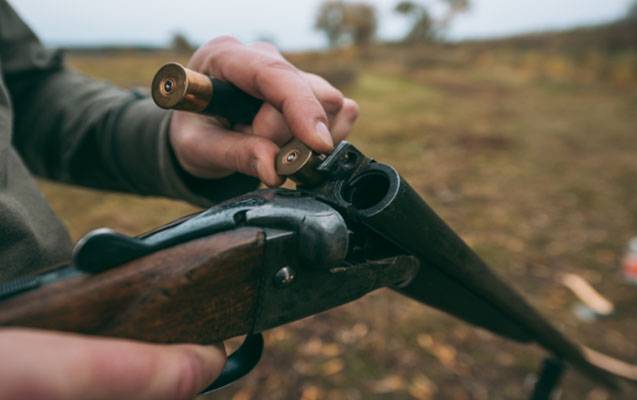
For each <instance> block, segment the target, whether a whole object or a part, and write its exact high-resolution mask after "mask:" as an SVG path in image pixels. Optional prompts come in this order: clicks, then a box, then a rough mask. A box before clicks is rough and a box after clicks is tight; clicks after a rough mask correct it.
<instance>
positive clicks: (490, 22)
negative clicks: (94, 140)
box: [10, 0, 632, 50]
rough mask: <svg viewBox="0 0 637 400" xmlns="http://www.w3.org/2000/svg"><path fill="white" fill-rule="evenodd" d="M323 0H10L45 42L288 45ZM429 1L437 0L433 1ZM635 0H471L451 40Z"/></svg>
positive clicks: (384, 5) (572, 20)
mask: <svg viewBox="0 0 637 400" xmlns="http://www.w3.org/2000/svg"><path fill="white" fill-rule="evenodd" d="M321 1H322V0H287V1H274V0H272V1H266V0H224V1H220V0H216V1H215V0H181V1H179V0H108V1H103V0H102V1H94V0H88V1H87V0H10V3H11V4H12V5H13V6H14V7H15V8H16V9H17V10H18V11H19V12H20V14H21V15H22V17H23V18H24V19H25V20H26V21H27V22H28V23H29V24H30V25H31V26H32V28H33V29H34V30H35V31H36V32H37V33H38V35H39V36H40V38H41V39H42V40H43V41H44V42H45V43H47V44H49V45H69V44H80V45H86V44H131V43H135V44H147V45H163V44H165V43H167V42H168V40H169V38H170V37H171V33H172V32H176V31H179V32H183V33H185V34H186V35H187V36H188V37H189V38H190V39H192V40H193V41H195V42H203V41H205V40H207V39H209V38H213V37H215V36H219V35H222V34H232V35H234V36H237V37H239V38H240V39H242V40H246V41H250V40H255V39H256V38H259V37H269V38H272V39H274V40H275V42H276V43H277V44H278V45H279V46H280V47H282V48H283V49H286V50H298V49H305V48H317V47H322V46H323V45H324V44H325V42H324V39H323V37H322V36H321V35H320V34H319V33H317V32H315V31H314V30H313V29H312V25H313V24H312V22H313V20H314V16H315V14H316V9H317V7H318V5H319V4H320V3H321ZM430 1H431V2H434V0H430ZM369 2H370V3H373V4H374V5H376V7H377V9H378V12H379V15H380V17H381V24H380V36H381V37H384V38H396V37H400V35H402V34H403V33H404V32H405V30H406V28H407V26H406V24H405V21H404V20H402V19H400V18H399V17H398V16H396V15H394V14H393V13H392V11H391V10H392V7H393V5H394V4H395V3H396V2H397V0H370V1H369ZM631 2H632V0H472V4H473V7H472V10H471V11H470V12H469V13H467V14H465V15H463V16H460V17H458V18H457V20H456V21H455V23H454V25H453V27H452V29H451V32H450V36H451V37H452V38H455V39H461V38H475V37H492V36H500V35H507V34H512V33H520V32H526V31H532V30H543V29H554V28H566V27H571V26H575V25H582V24H592V23H599V22H604V21H608V20H612V19H616V18H618V17H619V16H621V15H623V13H624V12H625V10H626V9H627V8H628V5H629V4H630V3H631Z"/></svg>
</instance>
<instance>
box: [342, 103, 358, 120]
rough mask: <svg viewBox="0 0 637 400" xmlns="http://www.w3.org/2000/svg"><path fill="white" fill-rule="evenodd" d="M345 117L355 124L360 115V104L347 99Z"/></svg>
mask: <svg viewBox="0 0 637 400" xmlns="http://www.w3.org/2000/svg"><path fill="white" fill-rule="evenodd" d="M342 112H343V115H344V116H345V117H346V118H347V120H348V121H349V122H350V123H353V122H354V121H356V119H357V118H358V115H359V113H360V107H359V106H358V103H357V102H355V101H354V100H351V99H347V100H345V101H344V102H343V108H342Z"/></svg>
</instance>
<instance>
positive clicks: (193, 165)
mask: <svg viewBox="0 0 637 400" xmlns="http://www.w3.org/2000/svg"><path fill="white" fill-rule="evenodd" d="M188 67H189V68H191V69H193V70H195V71H199V72H201V73H204V74H207V75H212V76H214V77H216V78H218V79H221V80H225V81H229V82H231V83H233V84H234V85H236V86H237V87H239V88H240V89H242V90H243V91H245V92H246V93H249V94H250V95H252V96H255V97H258V98H260V99H263V100H264V105H263V106H262V107H261V109H260V110H259V112H258V114H257V115H256V117H255V119H254V121H253V123H252V125H251V126H234V127H232V128H227V127H224V126H223V125H221V124H220V123H219V121H217V120H215V119H214V118H210V117H206V116H202V115H197V114H192V113H187V112H183V111H176V112H175V113H174V115H173V118H172V121H171V125H170V141H171V144H172V147H173V149H174V151H175V154H176V156H177V159H178V160H179V163H180V164H181V166H182V167H183V168H184V169H185V170H186V171H187V172H189V173H190V174H192V175H194V176H196V177H199V178H222V177H224V176H227V175H230V174H232V173H233V172H236V171H238V172H241V173H244V174H247V175H252V176H255V177H258V178H259V179H260V180H261V181H262V182H263V183H265V184H266V185H268V186H271V187H274V186H278V185H280V184H281V183H283V179H282V178H281V177H280V176H278V175H277V173H276V169H275V157H276V155H277V153H278V151H279V146H282V145H283V144H285V143H287V142H288V141H289V140H290V139H291V138H292V137H296V138H298V139H300V140H301V141H302V142H304V143H305V144H306V145H308V146H309V147H311V148H312V149H313V150H315V151H317V152H320V153H326V152H329V151H330V150H331V149H332V148H333V146H334V144H335V143H338V142H340V141H341V140H343V139H345V137H347V135H348V134H349V133H350V131H351V129H352V127H353V125H354V122H355V120H356V118H357V116H358V105H357V104H356V103H355V102H354V101H353V100H351V99H348V98H345V97H344V96H343V94H342V93H341V92H340V91H338V90H337V89H336V88H334V87H333V86H332V85H330V84H329V83H328V82H327V81H326V80H324V79H323V78H321V77H319V76H317V75H314V74H309V73H306V72H303V71H300V70H298V69H297V68H296V67H294V66H293V65H292V64H290V63H289V62H288V61H287V60H285V59H284V58H283V56H282V55H281V54H280V53H279V52H278V51H277V50H276V48H275V47H274V46H272V45H271V44H268V43H256V44H253V45H250V46H247V45H244V44H242V43H240V42H239V41H237V40H236V39H234V38H231V37H221V38H218V39H215V40H212V41H210V42H208V43H206V44H205V45H203V46H202V47H200V48H199V49H198V50H197V51H196V52H195V53H194V55H193V56H192V58H191V59H190V62H189V63H188Z"/></svg>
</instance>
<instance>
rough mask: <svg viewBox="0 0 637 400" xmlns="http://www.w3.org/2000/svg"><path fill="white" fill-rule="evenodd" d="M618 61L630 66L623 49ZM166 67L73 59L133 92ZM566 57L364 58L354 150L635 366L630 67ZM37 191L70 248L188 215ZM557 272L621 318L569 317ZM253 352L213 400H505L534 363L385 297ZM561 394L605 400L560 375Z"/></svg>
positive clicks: (73, 192) (557, 314)
mask: <svg viewBox="0 0 637 400" xmlns="http://www.w3.org/2000/svg"><path fill="white" fill-rule="evenodd" d="M591 54H593V53H591ZM599 54H600V55H602V54H603V53H602V52H600V53H599ZM295 57H296V58H295V60H296V61H297V62H300V63H301V64H307V63H308V62H312V63H314V62H316V59H317V57H318V58H320V59H321V60H323V63H324V64H323V65H326V64H327V63H328V62H329V60H330V58H328V57H329V56H325V55H316V54H315V55H311V57H310V56H307V57H305V56H295ZM308 57H309V58H308ZM596 57H597V58H596ZM599 57H602V59H601V60H600V59H599ZM622 57H623V58H622V59H621V60H624V59H628V60H633V61H630V62H629V63H632V64H627V65H632V66H634V65H635V64H634V60H635V57H636V53H635V52H634V51H632V50H630V51H626V52H625V54H624V55H623V56H622ZM352 58H353V56H352ZM169 59H171V56H170V55H169V54H156V55H136V54H132V53H131V54H125V55H118V56H114V55H110V56H108V57H95V56H90V57H89V56H75V57H72V58H71V62H72V64H73V65H75V66H76V67H78V68H80V69H81V70H84V71H86V72H87V73H89V74H92V75H95V76H98V77H100V78H106V79H110V80H113V81H114V82H116V83H118V84H121V85H125V86H132V85H146V84H147V83H148V82H149V80H150V78H151V76H152V73H153V71H154V70H155V68H157V66H159V65H160V64H161V63H163V62H165V61H167V60H169ZM339 59H341V60H342V59H343V57H341V58H339ZM326 60H327V61H326ZM520 60H522V61H520ZM572 60H573V59H572V57H571V56H570V55H561V56H560V54H559V53H555V52H553V53H552V54H551V55H550V57H544V55H543V54H542V53H541V52H539V50H537V49H535V50H534V49H531V50H524V51H520V52H519V53H517V54H516V52H515V50H514V49H512V48H511V47H508V48H506V49H498V48H496V49H492V50H489V49H488V48H483V47H480V49H479V51H476V50H475V48H474V47H467V48H466V49H465V48H463V47H453V48H436V49H431V48H422V49H400V48H381V49H376V50H374V51H373V52H372V54H371V55H367V60H366V61H360V60H356V61H355V63H356V65H357V67H356V69H357V70H356V77H357V81H356V83H353V84H352V82H348V83H349V86H348V88H347V89H346V90H347V93H348V95H350V96H352V97H354V98H355V99H356V100H358V101H359V102H360V105H361V110H362V112H361V118H360V123H359V124H358V126H357V127H356V130H355V132H354V133H353V135H352V137H351V140H352V141H353V142H354V143H355V144H357V145H358V146H359V147H360V148H361V149H362V150H364V151H365V152H366V153H368V154H369V155H372V156H373V157H375V158H376V159H378V160H381V161H384V162H387V163H390V164H392V165H394V166H396V167H397V168H398V169H399V170H400V171H401V173H402V174H403V175H404V176H405V177H406V178H407V179H408V180H409V181H410V182H411V183H412V185H413V186H414V187H415V188H416V189H417V190H418V191H419V192H420V193H421V194H422V195H423V196H424V197H425V198H426V199H427V200H428V201H429V202H430V203H431V204H432V206H433V207H434V208H435V209H436V210H437V211H438V212H439V213H440V214H441V215H442V216H443V217H444V218H445V219H446V220H447V221H449V223H450V224H451V225H452V226H453V227H454V228H455V229H457V230H458V231H459V232H460V233H461V235H462V236H463V237H464V238H466V239H467V240H468V242H469V243H470V244H471V245H473V246H474V247H475V248H476V249H477V250H478V252H479V253H480V254H481V255H482V256H484V257H485V258H486V259H487V260H488V261H489V262H491V263H492V264H493V265H494V267H495V268H496V269H497V270H498V272H499V273H500V274H501V275H503V276H504V277H505V278H506V279H507V280H508V281H509V282H512V283H513V284H514V286H516V287H517V288H519V289H520V291H522V292H523V293H525V295H526V297H527V298H528V299H529V300H530V301H531V302H532V303H533V304H535V305H536V306H537V307H538V308H539V309H540V310H541V311H542V312H543V313H544V314H545V315H547V316H549V317H550V319H551V320H553V321H554V322H555V323H556V324H557V325H559V326H560V327H561V328H562V329H564V330H565V331H566V332H568V333H570V334H572V335H573V336H575V337H577V338H578V339H579V340H581V341H583V342H585V343H586V344H588V345H590V346H591V347H594V348H596V349H599V350H602V351H606V352H608V353H610V354H613V355H618V356H621V357H622V358H624V359H626V360H629V361H632V362H636V361H637V341H635V334H636V333H637V318H636V317H637V289H636V288H635V287H631V286H627V285H626V284H624V283H623V282H622V280H621V278H620V276H619V267H618V265H619V259H620V257H621V255H622V252H623V250H624V246H625V244H626V242H627V240H628V239H629V238H630V237H631V236H634V235H636V234H637V156H636V155H637V140H636V134H637V130H636V126H637V89H636V85H635V84H634V83H635V76H637V71H635V70H630V68H628V69H627V70H628V72H626V76H627V78H626V79H623V78H622V79H615V78H612V77H611V75H604V74H598V73H597V72H595V71H596V70H595V68H597V67H596V65H598V64H599V65H609V64H612V65H613V67H612V68H618V69H622V68H626V67H624V66H620V65H623V64H622V63H623V62H626V61H621V60H619V59H618V60H615V59H613V60H612V62H610V61H609V60H608V59H606V58H604V57H603V56H595V55H592V56H591V60H593V61H588V62H587V63H588V64H587V63H583V64H581V63H575V62H574V61H572ZM595 60H597V61H595ZM547 71H549V72H548V73H547ZM551 71H552V72H551ZM573 71H577V73H574V72H573ZM582 76H583V77H584V78H582ZM42 186H43V189H44V191H45V193H46V195H47V197H48V198H49V199H50V200H51V202H52V203H53V205H54V208H55V209H56V211H57V212H58V214H59V215H60V216H61V217H62V218H63V219H64V221H65V222H66V223H67V225H68V226H69V228H70V229H71V231H72V233H73V236H74V237H75V238H78V237H79V236H80V235H81V234H83V233H84V232H86V231H87V230H89V229H91V228H95V227H98V226H110V227H113V228H115V229H118V230H122V231H125V232H129V233H138V232H141V231H143V230H145V229H148V228H150V227H152V226H155V225H158V224H160V223H163V222H167V221H168V220H170V219H172V218H175V217H177V216H179V215H181V214H185V213H187V212H189V211H190V210H191V208H190V207H189V206H187V205H184V204H181V203H178V202H172V201H167V200H155V199H140V198H137V197H133V196H121V195H115V194H108V195H104V194H101V193H100V194H96V193H94V192H89V191H84V190H79V189H69V188H67V187H59V186H56V185H52V184H49V183H43V184H42ZM560 272H576V273H578V274H581V275H583V276H584V277H585V278H587V279H588V280H589V281H590V282H592V283H593V285H595V286H596V287H597V288H599V289H600V290H601V291H602V292H603V293H604V294H605V295H607V296H608V297H609V298H610V299H611V300H612V301H613V302H615V304H616V306H617V310H618V311H617V313H616V314H615V315H614V316H612V317H611V318H609V319H606V320H601V321H596V322H590V323H585V322H582V321H580V320H578V319H576V318H575V317H574V315H573V313H572V311H571V310H572V307H573V305H574V304H575V299H574V298H573V297H572V295H571V294H570V293H569V292H567V291H566V290H565V289H564V288H562V287H560V286H559V285H558V283H557V282H556V277H557V275H558V274H559V273H560ZM267 342H268V351H267V352H266V355H265V358H264V360H263V362H262V364H261V365H260V367H259V368H258V369H257V370H256V371H255V372H254V373H252V374H251V375H250V376H249V377H248V378H247V379H245V380H244V381H242V382H241V383H240V384H237V385H235V386H234V387H232V388H230V389H227V390H225V391H224V392H222V393H221V394H219V395H218V397H217V398H228V399H235V400H243V399H263V398H267V399H298V398H302V399H306V400H310V399H324V398H329V399H374V398H379V399H380V398H382V399H409V398H413V399H431V398H444V399H518V398H524V397H527V394H528V390H529V386H528V382H529V378H530V377H532V376H533V373H534V371H535V370H536V369H537V367H538V365H539V362H540V361H541V357H542V352H541V351H538V350H537V349H536V348H534V347H528V346H521V345H517V344H513V343H509V342H507V341H505V340H502V339H499V338H497V337H494V336H493V335H490V334H488V333H485V332H482V331H479V330H476V329H473V328H471V327H469V326H467V325H465V324H463V323H461V322H458V321H456V320H454V319H452V318H450V317H448V316H446V315H442V314H440V313H438V312H436V311H433V310H431V309H427V308H425V307H422V306H420V305H418V304H416V303H414V302H412V301H410V300H407V299H405V298H402V297H400V296H399V295H396V294H394V293H392V292H389V291H381V292H377V293H375V294H372V295H370V296H367V297H366V298H365V299H363V300H361V301H358V302H356V303H353V304H350V305H346V306H343V307H340V308H338V309H336V310H333V311H330V312H328V313H324V314H321V315H318V316H315V317H313V318H310V319H307V320H303V321H300V322H297V323H294V324H291V325H289V326H286V327H283V328H279V329H276V330H274V331H272V332H270V333H269V334H268V335H267ZM635 395H636V393H634V392H633V393H629V394H627V395H626V398H631V397H632V396H635ZM563 398H566V399H585V398H588V399H608V398H611V397H610V394H609V393H607V392H605V391H604V389H603V388H599V387H595V386H594V385H593V384H592V383H591V382H589V381H587V380H585V379H583V378H581V377H579V376H578V375H577V374H575V373H571V374H569V375H568V376H567V378H566V381H565V384H564V394H563ZM613 398H615V397H613ZM632 398H634V397H632Z"/></svg>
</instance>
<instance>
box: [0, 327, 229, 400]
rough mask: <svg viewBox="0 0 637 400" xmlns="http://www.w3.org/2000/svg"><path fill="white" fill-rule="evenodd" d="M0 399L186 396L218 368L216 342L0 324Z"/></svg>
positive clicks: (221, 355) (102, 399)
mask: <svg viewBox="0 0 637 400" xmlns="http://www.w3.org/2000/svg"><path fill="white" fill-rule="evenodd" d="M0 359H2V360H3V362H2V363H0V388H1V389H0V400H5V399H22V398H28V399H45V398H46V399H69V400H74V399H78V400H79V399H95V400H107V399H141V400H145V399H149V400H150V399H153V400H155V399H157V400H162V399H171V400H172V399H189V398H192V397H194V396H195V395H196V394H197V393H198V392H200V391H201V390H202V389H204V388H205V387H206V386H208V385H209V384H210V382H211V381H212V380H214V378H215V377H216V376H217V375H218V374H219V373H220V372H221V369H222V368H223V365H224V362H225V353H224V351H223V349H222V348H219V347H216V346H197V345H155V344H147V343H140V342H133V341H127V340H119V339H105V338H93V337H87V336H79V335H72V334H61V333H50V332H45V331H35V330H17V329H11V330H0Z"/></svg>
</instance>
